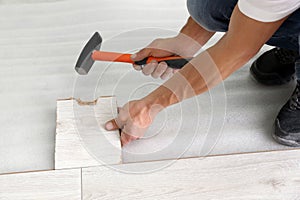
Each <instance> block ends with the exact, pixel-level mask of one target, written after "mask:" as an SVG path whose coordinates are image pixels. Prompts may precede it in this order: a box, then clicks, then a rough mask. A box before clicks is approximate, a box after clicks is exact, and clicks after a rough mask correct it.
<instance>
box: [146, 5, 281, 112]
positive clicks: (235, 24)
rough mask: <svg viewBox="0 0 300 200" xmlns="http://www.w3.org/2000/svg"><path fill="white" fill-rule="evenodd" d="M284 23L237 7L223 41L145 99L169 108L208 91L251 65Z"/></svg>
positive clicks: (195, 59)
mask: <svg viewBox="0 0 300 200" xmlns="http://www.w3.org/2000/svg"><path fill="white" fill-rule="evenodd" d="M284 20H285V19H282V20H279V21H276V22H271V23H263V22H259V21H256V20H253V19H251V18H249V17H247V16H245V15H244V14H243V13H241V12H240V10H239V9H238V7H237V6H236V8H235V9H234V11H233V14H232V17H231V21H230V25H229V30H228V32H227V33H226V34H225V35H224V36H223V38H222V39H221V40H220V41H219V42H218V43H217V44H216V45H214V46H213V47H211V48H209V49H208V50H207V51H206V52H203V53H201V54H200V55H198V56H197V57H195V58H194V59H193V60H192V62H191V63H190V64H187V65H186V66H185V67H184V68H183V69H182V70H180V71H179V72H178V73H177V74H175V75H174V76H173V77H172V78H171V79H169V80H168V81H167V82H166V83H165V84H164V85H162V86H161V87H159V88H158V89H157V90H155V91H153V92H152V93H151V94H150V95H148V96H147V97H145V98H144V100H145V101H146V102H147V104H149V105H152V104H159V105H161V106H163V107H167V106H169V105H171V104H174V103H177V102H179V101H181V100H183V99H185V98H189V97H192V96H195V95H199V94H201V93H203V92H205V91H207V90H208V89H209V88H211V87H213V86H215V85H216V84H218V83H220V82H221V81H222V80H224V79H225V78H227V77H228V76H229V75H230V74H232V73H233V72H234V71H236V70H237V69H239V68H240V67H242V66H243V65H244V64H245V63H246V62H248V61H249V60H250V59H251V58H252V57H253V56H254V55H255V54H256V53H257V52H258V51H259V49H260V48H261V47H262V46H263V45H264V44H265V42H266V41H267V40H268V39H269V38H270V37H271V36H272V35H273V34H274V32H275V31H276V30H277V29H278V28H279V27H280V25H281V24H282V23H283V22H284ZM179 81H180V82H179Z"/></svg>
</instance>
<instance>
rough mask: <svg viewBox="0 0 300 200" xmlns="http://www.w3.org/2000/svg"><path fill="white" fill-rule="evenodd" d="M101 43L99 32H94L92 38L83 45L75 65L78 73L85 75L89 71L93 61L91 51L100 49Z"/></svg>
mask: <svg viewBox="0 0 300 200" xmlns="http://www.w3.org/2000/svg"><path fill="white" fill-rule="evenodd" d="M101 43H102V38H101V36H100V34H99V33H98V32H96V33H94V35H93V36H92V38H91V39H90V40H89V41H88V43H87V44H86V45H85V46H84V48H83V50H82V52H81V54H80V55H79V58H78V60H77V63H76V65H75V70H76V71H77V72H78V74H81V75H86V74H87V73H88V72H89V71H90V69H91V67H92V66H93V64H94V62H95V61H94V60H93V59H92V53H93V51H95V50H97V51H99V50H100V47H101Z"/></svg>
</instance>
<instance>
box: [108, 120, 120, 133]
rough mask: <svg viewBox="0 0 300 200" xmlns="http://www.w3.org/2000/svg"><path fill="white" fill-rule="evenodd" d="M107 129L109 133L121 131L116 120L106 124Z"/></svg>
mask: <svg viewBox="0 0 300 200" xmlns="http://www.w3.org/2000/svg"><path fill="white" fill-rule="evenodd" d="M105 129H106V130H108V131H113V130H117V129H119V126H118V125H117V123H116V120H115V119H112V120H110V121H108V122H106V123H105Z"/></svg>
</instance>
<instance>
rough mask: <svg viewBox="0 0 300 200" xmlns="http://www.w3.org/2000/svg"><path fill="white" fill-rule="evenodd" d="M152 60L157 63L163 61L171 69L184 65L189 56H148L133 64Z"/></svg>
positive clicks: (141, 63)
mask: <svg viewBox="0 0 300 200" xmlns="http://www.w3.org/2000/svg"><path fill="white" fill-rule="evenodd" d="M152 60H156V61H157V62H158V63H160V62H165V63H167V65H168V66H169V67H171V68H173V69H181V68H182V67H183V66H184V65H186V64H187V63H188V62H189V61H190V60H191V58H182V57H173V58H172V57H168V58H154V57H150V58H145V59H143V60H141V61H137V62H135V64H137V65H145V64H147V63H149V62H151V61H152Z"/></svg>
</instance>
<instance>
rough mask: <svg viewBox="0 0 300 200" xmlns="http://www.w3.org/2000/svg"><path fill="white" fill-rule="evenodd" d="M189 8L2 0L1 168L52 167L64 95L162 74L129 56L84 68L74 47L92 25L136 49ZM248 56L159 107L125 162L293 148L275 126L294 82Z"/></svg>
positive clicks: (170, 3)
mask: <svg viewBox="0 0 300 200" xmlns="http://www.w3.org/2000/svg"><path fill="white" fill-rule="evenodd" d="M187 17H188V13H187V10H186V7H185V0H176V1H174V0H164V1H160V0H151V1H150V0H146V1H138V0H129V1H126V2H125V1H122V0H118V1H117V0H114V1H111V0H85V1H77V0H61V1H51V0H41V1H38V0H36V1H25V0H24V1H8V0H7V1H3V0H0V27H1V28H0V47H1V48H0V66H1V68H0V97H1V103H0V110H1V115H0V123H1V127H0V173H10V172H19V171H34V170H46V169H53V168H54V142H55V126H56V113H55V112H56V100H57V99H60V98H67V97H72V96H73V97H76V98H81V99H83V100H93V99H95V98H97V97H98V96H106V95H116V96H117V100H118V104H119V105H120V106H121V105H123V104H124V103H125V102H127V101H128V100H129V99H135V98H139V97H143V96H145V95H146V94H148V93H149V92H151V91H152V90H153V89H154V88H155V87H157V86H158V85H159V84H161V83H162V81H160V80H154V79H152V78H151V77H145V76H143V75H142V74H140V73H139V72H136V71H134V70H133V69H132V67H131V65H128V64H115V63H114V64H112V63H100V62H97V63H96V64H95V65H94V67H93V69H92V70H91V71H90V73H89V75H87V76H78V75H77V74H76V72H75V70H74V65H75V62H76V59H77V56H78V54H79V53H80V51H81V48H82V47H83V45H84V44H85V42H86V41H87V40H88V39H89V37H90V36H91V35H92V34H93V32H95V31H99V32H100V33H101V35H102V37H103V39H104V43H103V45H102V50H106V51H119V52H135V51H136V50H137V49H140V48H142V47H144V46H145V45H146V44H148V43H149V42H150V41H152V40H153V39H155V38H157V37H167V36H174V35H175V34H176V32H177V31H178V30H179V29H180V28H181V26H182V25H183V24H184V23H185V21H186V19H187ZM221 35H222V34H217V35H216V37H214V38H213V39H212V40H211V41H210V42H209V44H208V46H209V45H212V44H213V43H214V42H216V41H217V39H218V38H219V37H221ZM269 48H270V47H267V46H265V47H264V48H263V49H262V52H263V51H264V50H266V49H269ZM262 52H260V53H262ZM250 64H251V62H249V63H248V64H246V65H245V66H244V67H243V68H242V69H240V70H239V71H237V72H236V73H234V74H233V75H232V76H231V77H229V78H228V79H227V80H226V81H225V82H224V85H220V86H218V87H217V88H215V89H214V90H212V91H211V92H210V93H207V94H204V95H201V96H199V97H197V98H194V99H190V100H187V101H185V102H183V103H182V104H181V105H177V106H173V107H171V108H169V109H168V110H167V111H165V112H163V113H161V115H160V116H159V118H158V119H161V120H156V122H155V123H154V125H153V127H152V128H151V129H150V130H149V131H148V133H147V134H148V135H147V136H148V137H149V138H148V139H144V140H139V141H136V142H134V143H132V144H131V145H130V146H128V147H126V149H124V152H123V159H124V162H140V161H149V160H163V159H170V158H177V157H182V156H183V157H196V156H199V155H202V156H203V155H220V154H235V153H244V152H260V151H272V150H283V149H287V147H285V146H282V145H279V144H277V143H275V142H274V141H273V139H272V137H271V133H272V131H273V122H274V119H275V117H276V114H277V113H278V111H279V109H280V107H281V106H282V105H283V104H284V103H285V101H286V100H287V99H288V97H289V95H290V93H291V92H292V90H293V86H294V83H291V84H287V85H284V86H280V87H266V86H262V85H260V84H258V83H256V82H255V81H254V80H253V79H252V78H251V77H250V75H249V67H250ZM181 113H182V114H181ZM159 133H161V134H159ZM163 133H164V134H163ZM169 144H171V145H169ZM165 146H167V148H165ZM157 149H163V150H162V151H160V152H159V153H157V152H156V150H157ZM138 153H139V154H138Z"/></svg>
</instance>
